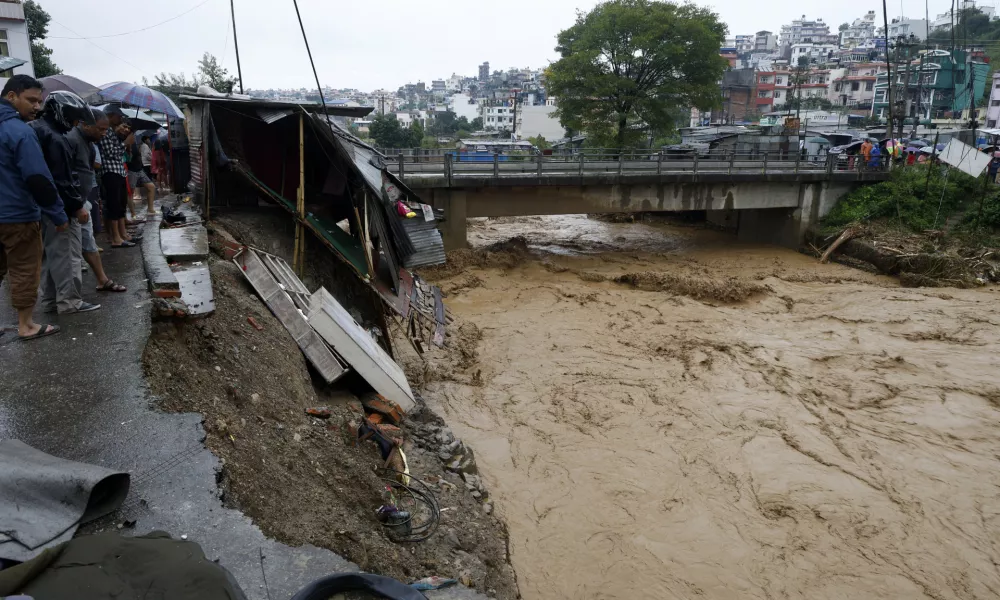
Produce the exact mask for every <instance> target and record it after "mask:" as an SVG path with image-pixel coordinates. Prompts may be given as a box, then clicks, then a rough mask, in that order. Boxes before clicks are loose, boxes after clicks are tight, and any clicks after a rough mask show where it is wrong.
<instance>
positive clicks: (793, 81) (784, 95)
mask: <svg viewBox="0 0 1000 600" xmlns="http://www.w3.org/2000/svg"><path fill="white" fill-rule="evenodd" d="M830 80H831V76H830V70H829V69H820V68H816V67H813V68H811V69H809V70H804V71H800V70H799V69H795V68H792V69H787V70H778V71H776V72H775V74H774V93H773V94H772V96H773V98H774V109H775V110H780V108H781V107H782V106H784V105H785V104H787V103H788V102H789V100H791V99H792V98H795V97H796V96H800V95H801V97H802V99H803V100H807V99H809V98H824V99H825V98H827V97H828V94H829V88H830Z"/></svg>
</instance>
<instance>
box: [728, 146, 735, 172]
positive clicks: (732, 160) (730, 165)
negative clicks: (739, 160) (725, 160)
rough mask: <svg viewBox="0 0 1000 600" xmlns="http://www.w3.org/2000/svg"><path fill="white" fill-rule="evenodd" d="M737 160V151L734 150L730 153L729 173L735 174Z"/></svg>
mask: <svg viewBox="0 0 1000 600" xmlns="http://www.w3.org/2000/svg"><path fill="white" fill-rule="evenodd" d="M734 162H736V151H735V150H732V151H731V152H730V153H729V174H730V175H732V174H733V163H734Z"/></svg>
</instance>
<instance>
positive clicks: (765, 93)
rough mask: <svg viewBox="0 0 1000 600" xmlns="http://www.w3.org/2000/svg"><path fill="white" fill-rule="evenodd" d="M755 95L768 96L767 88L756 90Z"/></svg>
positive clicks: (759, 96)
mask: <svg viewBox="0 0 1000 600" xmlns="http://www.w3.org/2000/svg"><path fill="white" fill-rule="evenodd" d="M757 97H758V98H770V96H769V95H768V91H767V90H759V91H758V92H757Z"/></svg>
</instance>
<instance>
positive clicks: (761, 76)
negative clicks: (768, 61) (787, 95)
mask: <svg viewBox="0 0 1000 600" xmlns="http://www.w3.org/2000/svg"><path fill="white" fill-rule="evenodd" d="M775 75H777V73H776V72H775V71H757V100H756V102H757V112H758V113H761V114H763V113H768V112H771V110H772V109H773V108H774V86H775V83H774V82H775Z"/></svg>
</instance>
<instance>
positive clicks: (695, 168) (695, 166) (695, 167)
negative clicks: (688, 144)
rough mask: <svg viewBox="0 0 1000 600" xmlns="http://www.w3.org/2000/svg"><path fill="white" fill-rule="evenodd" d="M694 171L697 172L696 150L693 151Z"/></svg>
mask: <svg viewBox="0 0 1000 600" xmlns="http://www.w3.org/2000/svg"><path fill="white" fill-rule="evenodd" d="M694 172H695V173H697V172H698V152H697V151H695V153H694Z"/></svg>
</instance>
